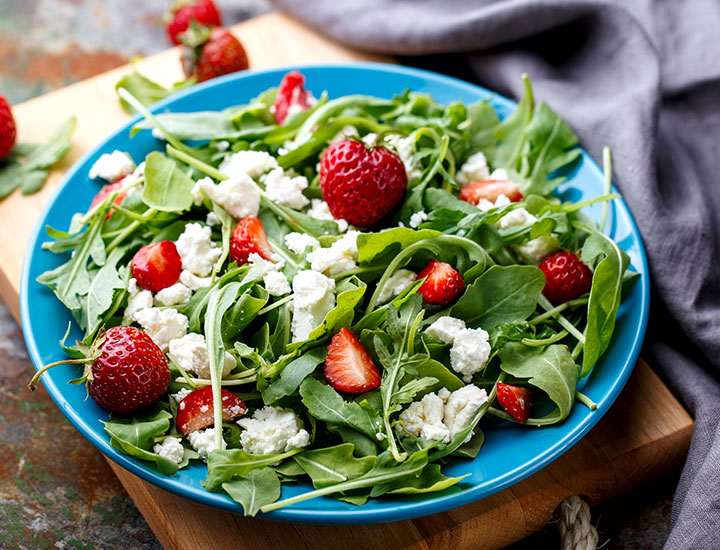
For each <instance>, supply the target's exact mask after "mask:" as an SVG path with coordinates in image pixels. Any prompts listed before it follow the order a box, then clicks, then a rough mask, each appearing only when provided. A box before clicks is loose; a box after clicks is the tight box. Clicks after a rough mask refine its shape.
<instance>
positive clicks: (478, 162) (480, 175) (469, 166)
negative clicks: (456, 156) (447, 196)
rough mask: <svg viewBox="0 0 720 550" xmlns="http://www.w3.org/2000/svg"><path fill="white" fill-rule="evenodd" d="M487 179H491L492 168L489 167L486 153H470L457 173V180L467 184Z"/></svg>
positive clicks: (461, 183)
mask: <svg viewBox="0 0 720 550" xmlns="http://www.w3.org/2000/svg"><path fill="white" fill-rule="evenodd" d="M487 179H490V169H489V168H488V164H487V159H486V158H485V155H483V154H482V153H480V152H478V153H475V154H474V155H470V157H469V158H468V159H467V160H466V161H465V164H463V165H462V166H461V167H460V170H459V171H458V172H457V173H456V174H455V181H457V182H458V183H459V184H460V185H467V184H468V183H472V182H474V181H482V180H487ZM498 179H499V178H498Z"/></svg>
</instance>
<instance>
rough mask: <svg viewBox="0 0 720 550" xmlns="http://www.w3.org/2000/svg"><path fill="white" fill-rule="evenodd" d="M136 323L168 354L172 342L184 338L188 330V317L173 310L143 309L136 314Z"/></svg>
mask: <svg viewBox="0 0 720 550" xmlns="http://www.w3.org/2000/svg"><path fill="white" fill-rule="evenodd" d="M135 321H137V323H138V324H139V325H140V326H141V327H142V328H143V330H145V332H147V333H148V335H149V336H150V338H152V340H153V342H155V343H156V344H157V345H158V347H159V348H160V349H161V350H163V351H164V352H167V350H168V346H169V344H170V341H171V340H174V339H176V338H182V337H183V336H185V334H186V333H187V329H188V319H187V317H185V316H184V315H183V314H182V313H178V311H177V310H176V309H173V308H168V309H158V308H156V307H149V308H146V309H141V310H140V311H138V312H137V313H136V314H135Z"/></svg>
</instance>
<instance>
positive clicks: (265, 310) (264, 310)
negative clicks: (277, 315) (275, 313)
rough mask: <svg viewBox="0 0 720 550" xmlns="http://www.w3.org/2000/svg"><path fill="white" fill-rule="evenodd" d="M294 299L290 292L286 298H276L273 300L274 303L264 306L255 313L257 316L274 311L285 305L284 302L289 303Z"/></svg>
mask: <svg viewBox="0 0 720 550" xmlns="http://www.w3.org/2000/svg"><path fill="white" fill-rule="evenodd" d="M292 299H293V297H292V294H290V295H288V296H285V298H282V299H280V300H276V301H275V302H273V303H272V304H270V305H269V306H265V307H264V308H262V309H261V310H259V311H258V312H257V313H256V314H255V315H256V316H257V317H260V316H261V315H265V314H266V313H268V312H270V311H272V310H273V309H275V308H278V307H280V306H281V305H283V304H287V303H288V302H289V301H291V300H292Z"/></svg>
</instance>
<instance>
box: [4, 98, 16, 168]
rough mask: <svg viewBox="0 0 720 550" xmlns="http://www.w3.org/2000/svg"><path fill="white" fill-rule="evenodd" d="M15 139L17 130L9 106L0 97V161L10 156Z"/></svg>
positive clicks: (5, 100)
mask: <svg viewBox="0 0 720 550" xmlns="http://www.w3.org/2000/svg"><path fill="white" fill-rule="evenodd" d="M16 137H17V129H16V128H15V119H14V118H13V114H12V111H11V110H10V104H9V103H8V102H7V99H5V98H4V97H3V96H1V95H0V160H2V159H4V158H5V157H6V156H8V155H9V154H10V151H11V150H12V148H13V145H15V138H16Z"/></svg>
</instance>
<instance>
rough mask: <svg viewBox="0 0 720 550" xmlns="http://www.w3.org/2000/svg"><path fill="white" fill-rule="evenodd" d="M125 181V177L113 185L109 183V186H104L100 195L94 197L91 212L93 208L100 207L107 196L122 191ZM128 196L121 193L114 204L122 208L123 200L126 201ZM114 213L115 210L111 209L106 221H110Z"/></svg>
mask: <svg viewBox="0 0 720 550" xmlns="http://www.w3.org/2000/svg"><path fill="white" fill-rule="evenodd" d="M124 179H125V177H122V178H120V179H118V180H115V181H114V182H112V183H108V184H107V185H104V186H103V188H102V189H100V191H99V192H98V194H97V195H95V196H94V197H93V200H92V202H91V203H90V210H92V209H93V208H95V207H96V206H98V205H99V204H102V203H103V201H104V200H105V199H106V198H107V196H108V195H109V194H110V193H114V192H115V191H119V190H120V189H122V188H123V185H124V184H123V180H124ZM127 195H128V194H127V192H125V193H119V194H118V196H117V197H115V200H114V201H113V202H114V203H115V204H117V205H118V206H120V205H121V204H122V201H123V199H124V198H125V197H127ZM114 211H115V210H114V209H113V208H111V209H110V210H108V213H107V216H105V219H106V220H107V219H109V218H110V216H112V214H113V212H114Z"/></svg>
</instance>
